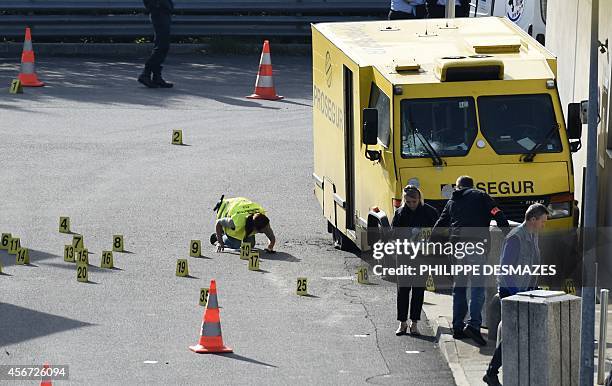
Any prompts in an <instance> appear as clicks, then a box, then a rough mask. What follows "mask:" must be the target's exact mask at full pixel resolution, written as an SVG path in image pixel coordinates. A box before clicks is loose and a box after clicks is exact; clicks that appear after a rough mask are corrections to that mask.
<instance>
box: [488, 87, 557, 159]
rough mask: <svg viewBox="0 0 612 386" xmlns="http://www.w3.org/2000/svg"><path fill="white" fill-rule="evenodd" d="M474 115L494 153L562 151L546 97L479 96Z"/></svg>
mask: <svg viewBox="0 0 612 386" xmlns="http://www.w3.org/2000/svg"><path fill="white" fill-rule="evenodd" d="M478 116H479V118H480V131H481V132H482V135H484V137H485V138H486V139H487V141H488V142H489V143H490V144H491V146H492V147H493V150H495V152H496V153H497V154H526V153H530V152H531V151H534V150H535V152H537V153H554V152H560V151H561V150H562V146H561V139H560V138H559V130H558V125H557V120H556V119H555V113H554V110H553V105H552V100H551V99H550V95H548V94H536V95H496V96H482V97H479V98H478ZM553 128H557V129H556V130H555V129H553ZM551 130H555V131H552V132H551ZM536 147H537V148H536Z"/></svg>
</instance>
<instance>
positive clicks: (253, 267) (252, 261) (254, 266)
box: [249, 252, 259, 271]
mask: <svg viewBox="0 0 612 386" xmlns="http://www.w3.org/2000/svg"><path fill="white" fill-rule="evenodd" d="M249 271H259V252H251V253H250V254H249Z"/></svg>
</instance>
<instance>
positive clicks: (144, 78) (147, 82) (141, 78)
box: [138, 74, 159, 88]
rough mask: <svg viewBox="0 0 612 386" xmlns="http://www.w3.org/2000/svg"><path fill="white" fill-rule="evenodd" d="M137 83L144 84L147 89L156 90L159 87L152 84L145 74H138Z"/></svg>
mask: <svg viewBox="0 0 612 386" xmlns="http://www.w3.org/2000/svg"><path fill="white" fill-rule="evenodd" d="M138 82H140V83H142V84H144V85H145V86H147V87H148V88H157V87H159V86H158V85H157V84H156V83H154V82H153V81H152V80H151V78H150V77H149V76H147V75H145V74H140V76H139V77H138Z"/></svg>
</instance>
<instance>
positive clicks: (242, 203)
mask: <svg viewBox="0 0 612 386" xmlns="http://www.w3.org/2000/svg"><path fill="white" fill-rule="evenodd" d="M215 208H216V210H217V221H216V222H215V233H213V234H212V235H211V236H210V242H211V244H213V245H215V244H216V245H217V252H221V251H223V249H224V248H225V247H228V248H231V249H240V244H241V243H242V242H246V243H250V244H251V246H252V247H254V246H255V234H256V233H264V234H265V235H266V237H267V238H268V241H269V243H268V246H267V247H266V249H265V250H266V252H270V253H273V252H274V244H275V243H276V238H275V237H274V232H273V231H272V228H271V227H270V220H269V219H268V217H266V211H265V209H264V208H263V207H262V206H261V205H259V204H257V203H254V202H252V201H251V200H249V199H247V198H244V197H236V198H227V199H224V198H223V197H221V201H220V202H219V203H218V204H217V206H216V207H215Z"/></svg>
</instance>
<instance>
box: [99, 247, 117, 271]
mask: <svg viewBox="0 0 612 386" xmlns="http://www.w3.org/2000/svg"><path fill="white" fill-rule="evenodd" d="M100 268H108V269H113V268H114V266H113V252H111V251H103V252H102V263H101V264H100Z"/></svg>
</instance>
